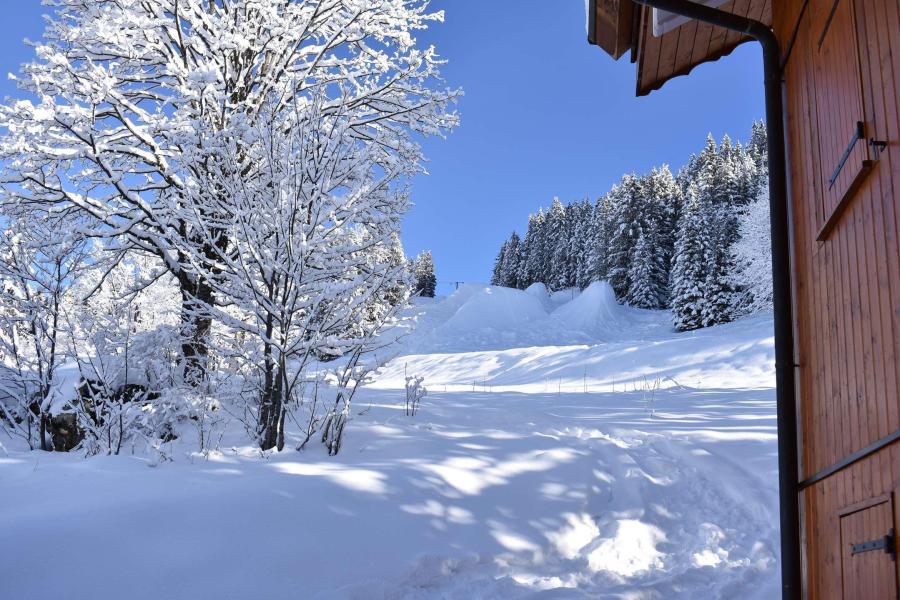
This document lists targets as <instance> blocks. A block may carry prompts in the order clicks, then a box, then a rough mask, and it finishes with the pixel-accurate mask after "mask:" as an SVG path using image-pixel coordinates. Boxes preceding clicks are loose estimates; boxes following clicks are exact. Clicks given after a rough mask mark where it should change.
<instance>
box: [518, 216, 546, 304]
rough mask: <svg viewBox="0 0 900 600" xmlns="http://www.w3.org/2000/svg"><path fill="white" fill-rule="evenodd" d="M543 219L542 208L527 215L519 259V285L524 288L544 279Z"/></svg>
mask: <svg viewBox="0 0 900 600" xmlns="http://www.w3.org/2000/svg"><path fill="white" fill-rule="evenodd" d="M544 221H545V215H544V211H543V209H541V210H539V211H538V212H537V214H533V215H530V216H529V217H528V231H526V232H525V242H524V246H525V250H524V252H523V253H522V256H521V257H520V260H519V285H520V286H521V287H522V288H523V289H524V288H527V287H528V286H530V285H531V284H532V283H535V282H538V281H540V282H543V281H544V280H545V279H546V270H545V267H544V265H545V264H546V261H545V252H544Z"/></svg>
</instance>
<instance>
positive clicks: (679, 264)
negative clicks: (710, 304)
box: [671, 186, 710, 331]
mask: <svg viewBox="0 0 900 600" xmlns="http://www.w3.org/2000/svg"><path fill="white" fill-rule="evenodd" d="M709 244H710V239H709V237H708V230H707V227H706V223H705V219H704V214H703V207H702V206H701V203H700V198H699V193H698V191H697V189H696V188H695V187H693V186H692V187H691V188H689V189H688V193H687V198H686V200H685V204H684V210H683V212H682V214H681V219H680V221H679V225H678V236H677V239H676V242H675V258H674V264H673V267H672V277H671V279H672V317H673V320H674V323H675V329H677V330H678V331H688V330H691V329H697V328H699V327H703V314H704V310H705V305H706V298H707V294H706V289H705V287H706V284H707V268H706V267H707V263H706V253H707V247H708V246H709Z"/></svg>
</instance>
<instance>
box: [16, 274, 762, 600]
mask: <svg viewBox="0 0 900 600" xmlns="http://www.w3.org/2000/svg"><path fill="white" fill-rule="evenodd" d="M415 312H416V313H417V315H418V326H417V328H416V329H415V330H414V331H412V332H411V333H410V334H409V335H408V336H406V337H405V338H404V339H403V340H402V341H401V342H400V347H401V348H403V352H401V355H400V356H398V357H397V358H395V359H394V360H393V361H391V362H390V363H389V364H387V366H385V367H384V368H383V369H382V370H381V371H380V372H379V373H378V374H377V376H376V378H375V381H374V382H373V383H372V384H371V385H370V386H369V387H368V388H367V389H365V390H364V391H363V392H361V394H360V396H358V399H357V401H356V411H355V412H357V413H359V414H356V415H355V417H354V420H353V422H352V423H351V425H350V430H349V433H348V437H347V438H346V442H345V446H344V449H343V450H342V453H341V454H340V455H339V456H337V457H336V458H329V457H327V456H326V455H325V453H324V452H323V451H322V450H321V449H320V448H318V447H310V448H309V449H307V450H305V451H303V452H297V451H294V450H286V451H284V452H282V453H280V454H277V455H270V456H268V457H261V456H260V455H259V453H258V452H255V451H253V450H252V449H251V448H248V447H237V448H227V443H228V441H229V440H230V439H232V438H233V439H234V440H238V439H240V437H239V436H238V435H237V432H232V433H231V434H229V436H231V437H227V438H226V441H225V443H224V444H223V451H222V452H221V453H214V454H213V455H211V456H210V457H209V458H208V459H204V458H202V457H199V456H191V455H189V454H188V452H187V451H188V448H189V446H188V440H187V439H184V440H181V442H182V443H184V449H183V451H181V452H175V455H176V460H175V461H174V462H166V463H163V464H161V465H158V466H155V467H154V466H152V465H155V464H156V461H155V460H153V459H151V458H148V457H147V456H119V457H99V458H90V459H83V458H81V457H79V456H77V455H66V454H48V453H40V452H33V453H28V452H24V451H22V449H20V448H18V447H15V446H13V445H12V444H11V443H10V442H9V441H8V440H5V439H4V440H3V442H4V444H5V445H6V451H4V450H3V449H2V448H0V598H11V599H12V598H16V599H18V598H22V599H25V598H28V599H43V598H69V599H80V598H85V599H89V598H90V599H107V598H135V599H142V598H147V599H151V598H152V599H163V598H165V599H179V598H191V599H196V598H234V599H244V598H246V599H257V598H298V599H299V598H459V599H469V598H772V597H776V596H777V594H778V582H779V580H778V565H777V552H778V550H777V546H778V529H777V522H778V519H777V515H778V511H777V476H776V466H777V465H776V454H775V453H776V444H775V406H774V392H773V386H774V383H773V368H772V354H773V352H772V336H771V330H772V323H771V319H770V318H769V317H755V318H749V319H744V320H742V321H739V322H737V323H732V324H729V325H724V326H718V327H714V328H710V329H707V330H702V331H698V332H693V333H687V334H675V333H673V332H672V331H671V327H670V325H669V317H668V314H666V313H664V312H654V311H642V310H635V309H630V308H626V307H621V306H618V305H616V304H615V302H614V300H613V299H612V294H611V290H609V288H608V287H607V286H606V285H605V284H594V285H593V286H592V287H591V288H588V290H586V291H585V292H583V293H581V294H578V293H576V292H574V291H567V292H558V293H555V294H552V295H551V294H548V293H547V292H546V290H545V289H541V288H540V287H534V288H532V289H529V290H528V291H526V292H520V291H516V290H509V289H503V288H488V287H483V286H465V287H463V288H461V289H460V290H458V291H457V292H456V293H455V294H453V295H452V296H450V297H449V298H446V299H444V300H440V301H433V302H432V301H422V302H420V303H418V304H417V305H416V307H415ZM405 375H420V376H423V377H424V378H425V385H426V386H427V387H428V389H429V392H428V396H427V397H426V398H425V400H424V402H423V405H422V409H421V412H420V414H419V415H417V416H416V417H407V416H405V415H404V411H403V402H404V397H403V391H402V388H403V384H404V376H405ZM176 444H177V443H176ZM176 447H177V446H176Z"/></svg>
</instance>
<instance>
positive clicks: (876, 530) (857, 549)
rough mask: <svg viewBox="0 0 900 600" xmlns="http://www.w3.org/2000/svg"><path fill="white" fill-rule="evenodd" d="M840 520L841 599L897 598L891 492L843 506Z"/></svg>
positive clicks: (870, 599)
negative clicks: (846, 506) (842, 595)
mask: <svg viewBox="0 0 900 600" xmlns="http://www.w3.org/2000/svg"><path fill="white" fill-rule="evenodd" d="M840 520H841V571H842V572H843V588H844V589H843V592H844V600H855V599H859V600H874V599H875V598H883V599H885V600H893V599H895V598H897V575H896V560H897V557H896V541H895V533H894V505H893V500H892V497H891V494H886V495H884V496H880V497H878V498H873V499H872V500H869V501H867V502H863V503H861V504H857V505H855V506H851V507H848V508H846V509H844V510H842V511H841V512H840Z"/></svg>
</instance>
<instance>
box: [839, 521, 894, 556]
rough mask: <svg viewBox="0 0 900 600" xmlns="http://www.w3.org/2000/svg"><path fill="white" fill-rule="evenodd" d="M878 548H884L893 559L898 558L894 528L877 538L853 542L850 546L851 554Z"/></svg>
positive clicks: (872, 550)
mask: <svg viewBox="0 0 900 600" xmlns="http://www.w3.org/2000/svg"><path fill="white" fill-rule="evenodd" d="M876 550H884V553H885V554H890V555H891V560H897V540H896V537H895V536H894V529H893V528H891V529H890V530H888V532H887V535H885V536H882V537H880V538H878V539H877V540H869V541H868V542H861V543H859V544H853V545H852V546H851V547H850V554H851V555H854V554H862V553H863V552H874V551H876Z"/></svg>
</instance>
